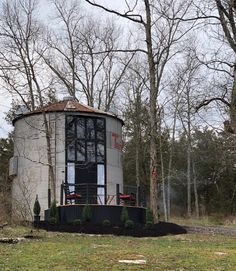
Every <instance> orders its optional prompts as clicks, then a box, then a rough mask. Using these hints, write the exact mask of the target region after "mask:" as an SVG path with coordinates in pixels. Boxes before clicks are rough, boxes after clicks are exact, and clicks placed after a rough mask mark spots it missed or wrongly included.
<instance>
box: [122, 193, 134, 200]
mask: <svg viewBox="0 0 236 271" xmlns="http://www.w3.org/2000/svg"><path fill="white" fill-rule="evenodd" d="M119 198H120V199H122V200H129V201H135V200H136V197H135V195H134V194H133V193H131V194H120V195H119Z"/></svg>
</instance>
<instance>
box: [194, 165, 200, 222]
mask: <svg viewBox="0 0 236 271" xmlns="http://www.w3.org/2000/svg"><path fill="white" fill-rule="evenodd" d="M193 189H194V198H195V212H196V217H197V218H199V202H198V191H197V176H196V171H195V164H194V162H193Z"/></svg>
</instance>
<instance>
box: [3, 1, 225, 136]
mask: <svg viewBox="0 0 236 271" xmlns="http://www.w3.org/2000/svg"><path fill="white" fill-rule="evenodd" d="M39 1H40V4H41V8H40V14H41V19H42V20H47V16H48V15H50V4H49V3H50V0H39ZM67 1H69V0H67ZM81 2H82V3H83V5H84V8H85V9H87V10H89V12H90V13H91V12H92V13H94V14H95V15H97V16H100V17H103V16H107V15H106V13H105V12H103V11H101V10H100V9H98V8H95V7H91V6H90V5H88V4H86V3H85V1H84V0H81ZM96 2H97V3H99V4H106V6H107V7H109V8H113V9H116V10H119V11H121V12H124V11H125V10H126V4H125V0H97V1H96ZM130 2H132V1H130ZM0 4H1V0H0ZM119 22H121V24H122V25H125V26H126V28H128V27H127V23H128V21H126V20H124V19H119ZM10 105H11V97H10V95H9V94H7V93H6V92H4V91H3V90H1V89H0V138H1V137H7V134H8V132H10V131H11V130H12V127H11V126H10V125H8V124H7V123H6V121H5V120H4V116H5V114H4V113H5V112H7V111H8V110H9V109H10V108H11V107H10ZM211 117H212V115H211ZM216 119H217V120H218V117H216ZM220 122H221V123H222V121H221V120H220Z"/></svg>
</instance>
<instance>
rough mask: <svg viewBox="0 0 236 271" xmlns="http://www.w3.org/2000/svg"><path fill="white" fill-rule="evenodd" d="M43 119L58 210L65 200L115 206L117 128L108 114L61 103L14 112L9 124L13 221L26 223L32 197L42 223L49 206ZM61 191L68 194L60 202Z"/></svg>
mask: <svg viewBox="0 0 236 271" xmlns="http://www.w3.org/2000/svg"><path fill="white" fill-rule="evenodd" d="M18 113H19V112H18ZM45 116H46V119H47V124H48V131H49V138H50V155H51V159H52V167H53V171H54V175H55V184H54V187H55V189H56V201H57V203H58V205H60V204H62V202H63V204H66V202H65V201H66V200H71V201H73V200H74V201H76V202H77V203H81V204H84V203H87V202H88V200H89V201H90V203H92V204H100V205H106V204H110V205H112V204H116V201H115V195H116V193H117V187H120V191H122V189H123V171H122V125H123V122H122V120H121V119H119V118H118V117H117V116H115V115H113V114H112V113H108V112H103V111H101V110H97V109H94V108H91V107H89V106H86V105H83V104H81V103H79V102H78V101H75V100H71V99H65V100H63V101H61V102H57V103H52V104H49V105H47V106H45V107H42V108H39V109H37V110H35V111H33V112H20V113H19V114H18V116H17V117H16V118H15V119H14V121H13V124H14V128H15V130H14V157H13V158H12V159H11V161H10V176H11V177H12V202H13V216H16V217H17V218H20V219H21V220H32V218H33V205H34V201H35V198H36V195H38V199H39V202H40V205H41V217H43V216H44V210H46V209H48V207H49V204H50V199H51V200H52V193H51V186H50V184H49V165H48V161H49V160H48V144H47V138H46V128H45ZM67 184H68V185H69V186H66V185H67ZM63 185H64V186H63ZM117 185H118V186H117ZM62 187H64V188H65V187H67V189H68V193H71V194H70V195H69V194H68V198H66V199H65V198H62V197H64V195H62ZM73 195H74V196H75V195H77V196H78V197H77V198H73V197H72V196H73ZM70 196H71V198H70ZM90 196H91V198H88V197H90Z"/></svg>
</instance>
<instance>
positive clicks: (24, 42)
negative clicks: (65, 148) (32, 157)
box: [0, 0, 56, 198]
mask: <svg viewBox="0 0 236 271" xmlns="http://www.w3.org/2000/svg"><path fill="white" fill-rule="evenodd" d="M36 11H37V0H14V1H9V0H6V1H4V2H3V3H2V7H1V15H0V22H1V23H0V40H1V45H2V46H1V48H0V58H1V64H0V73H1V74H0V76H1V79H2V80H3V82H4V85H3V86H4V87H5V89H6V90H7V91H9V93H11V94H12V95H13V96H14V97H16V99H17V100H20V102H21V103H22V102H23V103H24V104H25V106H27V108H28V109H29V110H35V108H36V106H37V105H39V106H40V107H43V105H44V103H45V97H47V96H48V95H47V94H48V93H50V91H51V87H52V86H51V80H49V81H48V82H46V81H47V80H46V78H47V77H46V73H44V69H43V68H42V64H43V61H42V59H41V56H40V54H38V52H41V51H43V50H44V48H43V47H42V46H41V44H40V38H41V36H42V32H41V26H40V24H39V22H38V21H37V18H36ZM43 73H44V75H45V76H42V75H43ZM42 78H43V79H42ZM43 119H44V133H45V137H46V144H47V161H48V179H49V181H48V188H49V189H50V190H52V192H53V198H55V197H56V192H55V189H56V188H55V174H54V168H53V161H52V155H51V153H52V152H51V141H50V138H51V134H50V127H49V123H48V120H47V116H46V113H45V112H44V111H43Z"/></svg>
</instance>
